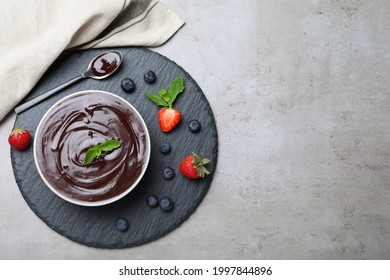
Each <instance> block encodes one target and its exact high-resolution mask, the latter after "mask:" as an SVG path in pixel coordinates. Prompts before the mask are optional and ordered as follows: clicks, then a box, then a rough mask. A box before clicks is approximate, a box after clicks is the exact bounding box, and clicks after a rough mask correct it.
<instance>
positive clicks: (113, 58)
mask: <svg viewBox="0 0 390 280" xmlns="http://www.w3.org/2000/svg"><path fill="white" fill-rule="evenodd" d="M122 60H123V56H122V53H121V52H119V51H115V50H110V51H106V52H103V53H101V54H99V55H97V56H95V57H94V58H93V59H92V60H91V62H90V63H89V65H88V68H87V70H86V71H85V72H84V73H83V74H81V75H79V76H77V77H75V78H73V79H71V80H69V81H67V82H65V83H63V84H62V85H59V86H57V87H55V88H53V89H51V90H49V91H48V92H45V93H43V94H41V95H39V96H37V97H35V98H33V99H31V100H29V101H27V102H25V103H23V104H21V105H19V106H17V107H15V109H14V111H15V113H16V114H20V113H22V112H24V111H26V110H27V109H30V108H31V107H33V106H34V105H36V104H38V103H40V102H42V101H43V100H45V99H46V98H48V97H50V96H52V95H54V94H56V93H58V92H59V91H60V90H62V89H64V88H66V87H68V86H70V85H72V84H74V83H76V82H78V81H80V80H82V79H85V78H92V79H95V80H102V79H105V78H107V77H108V76H110V75H112V74H113V73H114V72H116V70H118V68H119V66H120V65H121V63H122Z"/></svg>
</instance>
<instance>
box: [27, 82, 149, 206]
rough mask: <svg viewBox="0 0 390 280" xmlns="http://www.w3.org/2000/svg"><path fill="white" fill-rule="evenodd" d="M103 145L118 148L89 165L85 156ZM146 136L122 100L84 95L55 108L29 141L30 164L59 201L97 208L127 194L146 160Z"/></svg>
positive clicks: (103, 94) (95, 92)
mask: <svg viewBox="0 0 390 280" xmlns="http://www.w3.org/2000/svg"><path fill="white" fill-rule="evenodd" d="M107 140H119V141H120V142H121V146H120V147H119V148H117V149H115V150H113V151H111V152H107V153H106V154H105V155H104V156H103V157H100V158H98V159H97V160H95V161H94V162H92V163H88V164H86V163H84V159H85V154H86V151H87V150H88V149H89V148H91V147H93V146H95V145H98V144H100V143H102V142H105V141H107ZM150 150H151V147H150V136H149V132H148V128H147V126H146V124H145V122H144V120H143V118H142V116H141V115H140V114H139V112H138V111H137V110H136V109H135V108H134V107H133V106H132V105H131V104H130V103H128V102H127V101H126V100H124V99H123V98H121V97H119V96H117V95H115V94H112V93H109V92H105V91H99V90H88V91H80V92H76V93H74V94H71V95H69V96H67V97H65V98H63V99H61V100H60V101H58V102H56V103H55V104H54V105H53V106H52V107H51V108H50V109H49V110H48V111H47V112H46V113H45V114H44V116H43V117H42V119H41V121H40V123H39V125H38V127H37V130H36V133H35V137H34V160H35V164H36V167H37V169H38V172H39V175H40V176H41V178H42V180H43V181H44V182H45V184H46V185H47V186H48V187H49V188H50V189H51V190H52V191H53V192H54V193H55V194H56V195H58V196H59V197H61V198H63V199H65V200H66V201H68V202H71V203H74V204H77V205H82V206H101V205H106V204H109V203H112V202H114V201H117V200H119V199H120V198H122V197H124V196H126V195H127V194H129V193H130V192H131V191H132V190H133V189H134V188H135V187H136V186H137V184H138V183H139V181H140V180H141V178H142V177H143V175H144V174H145V171H146V169H147V166H148V164H149V159H150Z"/></svg>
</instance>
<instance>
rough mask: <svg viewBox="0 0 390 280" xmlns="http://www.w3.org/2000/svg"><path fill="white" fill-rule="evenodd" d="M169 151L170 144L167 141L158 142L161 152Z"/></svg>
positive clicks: (166, 152)
mask: <svg viewBox="0 0 390 280" xmlns="http://www.w3.org/2000/svg"><path fill="white" fill-rule="evenodd" d="M170 151H171V145H170V144H169V143H168V142H162V143H161V144H160V152H161V153H162V154H168V153H169V152H170Z"/></svg>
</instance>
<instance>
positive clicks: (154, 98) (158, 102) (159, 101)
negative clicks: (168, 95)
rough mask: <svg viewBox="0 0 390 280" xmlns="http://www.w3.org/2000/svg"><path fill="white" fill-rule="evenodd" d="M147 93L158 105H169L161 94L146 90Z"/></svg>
mask: <svg viewBox="0 0 390 280" xmlns="http://www.w3.org/2000/svg"><path fill="white" fill-rule="evenodd" d="M145 95H146V96H147V97H148V98H149V99H150V100H152V101H153V102H154V104H156V105H157V106H163V107H168V106H169V105H168V103H167V102H166V101H164V99H162V98H161V97H160V96H158V95H154V94H151V93H149V92H145Z"/></svg>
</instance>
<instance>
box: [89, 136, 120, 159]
mask: <svg viewBox="0 0 390 280" xmlns="http://www.w3.org/2000/svg"><path fill="white" fill-rule="evenodd" d="M121 145H122V143H121V142H120V141H117V140H107V141H105V142H103V143H100V144H98V145H95V146H93V147H91V148H89V149H88V151H87V153H86V155H85V159H84V163H91V162H93V161H94V160H95V159H96V158H97V157H99V156H101V155H102V153H103V152H104V153H106V152H111V151H113V150H115V149H117V148H119V147H120V146H121ZM103 155H104V154H103Z"/></svg>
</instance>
